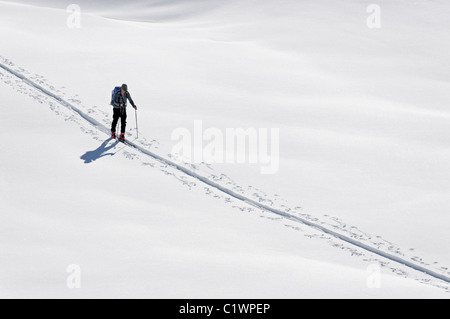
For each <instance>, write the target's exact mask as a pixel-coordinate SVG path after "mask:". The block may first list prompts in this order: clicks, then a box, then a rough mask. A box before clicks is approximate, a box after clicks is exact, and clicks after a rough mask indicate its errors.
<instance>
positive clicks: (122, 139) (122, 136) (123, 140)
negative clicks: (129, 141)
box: [119, 133, 125, 142]
mask: <svg viewBox="0 0 450 319" xmlns="http://www.w3.org/2000/svg"><path fill="white" fill-rule="evenodd" d="M119 141H120V142H125V134H124V133H120V137H119Z"/></svg>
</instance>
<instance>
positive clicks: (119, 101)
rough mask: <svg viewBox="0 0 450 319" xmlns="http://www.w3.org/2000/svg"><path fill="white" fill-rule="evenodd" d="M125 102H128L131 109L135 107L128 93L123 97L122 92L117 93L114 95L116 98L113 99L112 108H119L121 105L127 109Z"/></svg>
mask: <svg viewBox="0 0 450 319" xmlns="http://www.w3.org/2000/svg"><path fill="white" fill-rule="evenodd" d="M127 100H128V101H130V103H131V105H132V106H133V107H136V105H135V104H134V101H133V99H132V98H131V95H130V93H129V92H126V93H125V96H122V92H119V93H118V94H116V98H115V99H114V104H113V106H114V108H119V107H120V104H123V107H127Z"/></svg>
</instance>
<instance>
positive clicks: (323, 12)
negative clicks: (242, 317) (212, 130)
mask: <svg viewBox="0 0 450 319" xmlns="http://www.w3.org/2000/svg"><path fill="white" fill-rule="evenodd" d="M20 2H25V1H20ZM105 2H106V1H105ZM105 2H103V1H96V2H94V3H92V2H89V1H78V5H79V6H80V8H81V9H82V13H83V14H82V16H81V28H79V29H70V28H68V26H67V23H66V21H67V18H68V16H69V14H70V13H68V12H66V7H67V5H69V4H70V2H67V3H65V2H64V1H41V0H40V1H33V2H31V1H30V2H29V3H30V4H32V5H18V4H17V3H11V2H0V8H1V10H0V40H1V42H2V43H4V44H7V45H3V46H2V49H1V50H0V63H1V64H2V65H5V66H7V67H9V68H11V69H14V70H15V71H16V72H19V73H20V74H22V75H23V76H25V77H26V78H27V79H30V80H31V81H33V83H36V84H38V85H41V86H42V87H44V88H45V89H46V90H49V91H51V92H52V93H53V94H55V95H57V96H60V97H61V98H62V99H64V100H65V101H67V102H69V103H71V104H73V105H75V106H76V107H77V108H79V109H80V110H81V111H83V112H84V113H85V114H88V115H89V116H90V117H92V118H94V119H96V120H97V121H99V122H101V123H102V124H103V125H104V126H105V127H108V125H109V123H110V120H111V114H110V113H111V110H110V106H109V105H108V102H109V92H110V91H111V88H112V87H114V86H115V85H117V84H120V83H122V82H127V83H128V85H129V87H130V91H131V93H132V95H133V98H134V100H135V102H136V103H137V105H138V107H139V128H140V139H139V140H135V141H134V142H135V143H137V144H138V145H140V146H141V147H145V148H146V149H148V150H149V151H151V152H154V153H156V154H158V155H160V156H163V157H165V158H167V159H169V158H170V157H169V155H168V154H169V153H170V152H171V149H172V147H173V145H174V141H172V140H171V133H172V132H173V130H174V129H176V128H179V127H185V128H188V129H193V125H194V121H195V120H202V121H203V123H204V125H205V127H216V128H219V129H225V128H228V127H231V128H238V127H243V128H248V127H256V128H260V127H262V128H272V127H275V128H280V134H281V139H280V170H279V171H278V172H277V174H274V175H262V174H260V170H259V167H258V166H255V165H244V164H220V165H219V164H214V165H211V166H208V165H197V166H195V172H198V173H199V174H202V175H204V176H207V177H208V178H210V179H211V180H214V181H216V182H217V183H221V184H222V185H225V186H226V187H228V188H230V189H233V190H234V191H239V192H241V193H242V194H245V196H247V197H248V198H251V199H253V200H258V201H260V202H262V203H264V204H265V205H269V206H271V207H274V208H276V209H281V210H283V211H286V212H288V213H289V214H292V215H295V216H299V217H301V218H304V219H307V220H309V221H311V222H314V223H316V224H320V225H322V226H323V227H326V228H328V229H330V230H333V231H337V232H339V233H342V234H344V235H346V236H349V237H352V238H354V239H356V240H358V241H360V242H361V243H364V244H368V245H371V246H373V247H376V248H377V249H380V251H386V252H389V253H391V254H396V255H398V256H401V257H402V258H403V259H405V260H406V259H407V260H410V261H412V262H415V263H416V264H417V265H421V266H423V267H426V268H428V269H430V270H433V271H436V272H439V273H441V274H443V275H446V276H449V275H450V274H449V271H448V268H447V267H449V265H450V254H449V251H448V248H447V247H448V243H449V242H450V236H449V234H448V231H447V230H448V227H447V225H449V222H450V218H449V216H448V208H449V206H450V205H449V202H448V191H449V188H450V185H449V184H450V182H449V180H450V176H449V170H448V162H449V159H450V151H449V148H448V143H447V140H448V139H447V136H448V135H449V133H450V132H449V131H450V128H449V125H448V120H449V119H450V113H449V112H448V107H447V105H448V104H449V102H450V101H449V100H450V98H449V95H448V93H447V92H448V91H449V83H448V80H449V79H450V74H449V73H448V70H449V62H448V58H447V56H448V53H449V49H450V48H449V46H450V44H448V43H447V42H446V41H445V40H444V39H446V38H448V33H449V30H450V28H449V27H450V22H449V21H448V18H447V17H448V13H449V10H450V5H449V4H447V3H446V2H445V1H415V2H414V4H410V3H409V2H408V1H400V0H397V1H379V4H380V6H381V8H382V28H381V29H376V30H374V29H369V28H367V26H366V18H367V16H368V13H367V12H366V8H367V6H368V5H369V4H370V2H368V1H325V0H321V1H289V0H288V1H284V2H283V5H280V2H276V1H250V0H242V1H226V2H224V1H200V0H197V1H189V2H185V1H127V5H126V8H122V7H120V6H117V7H112V6H111V5H107V8H106V6H105ZM108 3H111V1H108ZM37 5H39V7H38V6H37ZM0 90H1V92H2V93H3V94H2V96H3V99H2V102H1V107H2V111H3V114H4V119H5V120H4V121H3V125H4V126H5V128H4V131H5V132H7V139H3V140H2V144H1V153H0V176H1V179H0V209H1V212H2V213H1V214H0V230H1V231H0V245H1V250H0V254H1V258H0V297H6V298H9V297H61V298H79V297H150V298H164V297H169V298H316V297H325V298H332V297H344V298H354V297H356V298H385V297H387V298H398V297H409V298H436V297H437V298H448V297H449V294H448V291H449V285H448V284H447V283H445V282H443V281H440V280H438V279H435V278H433V277H431V276H428V275H426V274H423V273H420V272H417V271H414V270H412V269H411V268H409V267H405V266H403V265H400V264H398V263H396V262H394V261H392V260H389V259H386V258H382V257H380V256H378V255H376V254H373V253H370V252H367V251H365V250H364V249H361V248H358V247H355V246H354V245H350V244H348V243H345V242H342V241H341V240H339V239H337V238H333V237H332V236H329V235H327V234H324V233H323V232H321V231H320V230H317V229H314V228H311V227H308V226H306V225H303V224H299V223H296V222H293V221H292V220H287V219H285V218H280V216H277V215H274V214H271V213H270V212H267V211H261V210H258V209H256V208H255V207H252V206H250V205H248V204H246V203H243V202H242V201H239V200H236V199H233V198H230V196H228V195H227V194H224V193H222V192H220V191H218V190H215V189H213V188H211V187H208V186H207V185H205V184H204V183H202V182H200V181H198V180H196V179H194V178H192V177H189V176H186V174H183V173H182V172H180V171H179V170H176V169H174V168H172V167H170V166H168V165H165V164H164V163H161V162H159V161H156V160H155V159H153V158H150V157H148V156H146V155H145V154H142V153H140V152H138V151H136V150H135V149H132V148H129V147H126V146H125V145H123V144H117V143H113V141H111V140H108V136H107V135H105V134H104V133H103V132H101V131H99V130H97V129H96V128H94V127H93V126H92V125H90V124H89V123H88V122H86V121H85V120H84V119H83V118H81V117H80V116H79V115H77V114H76V113H74V112H73V111H71V110H69V109H67V108H65V107H64V106H63V105H61V103H58V102H57V101H55V100H54V99H52V98H50V97H49V96H46V95H45V94H44V93H43V92H40V91H38V90H36V89H33V88H31V87H30V86H29V85H28V84H27V83H25V82H23V81H21V80H19V79H18V78H17V77H15V76H14V75H12V74H11V73H9V72H7V71H6V70H5V69H1V68H0ZM130 111H132V110H131V109H130ZM132 114H133V113H131V112H130V115H132ZM128 122H129V130H128V132H129V138H130V139H132V140H133V138H134V135H133V134H134V131H133V128H134V119H133V118H132V116H130V119H129V121H128ZM188 167H190V166H188ZM191 168H192V167H191ZM70 265H79V266H80V269H81V288H80V289H69V288H68V286H67V284H66V280H67V278H68V276H69V273H68V272H67V267H68V266H70ZM374 265H376V266H380V267H381V277H380V286H379V287H378V288H370V285H368V280H369V279H370V278H371V275H373V274H372V273H371V272H370V271H368V268H369V269H372V268H371V266H374Z"/></svg>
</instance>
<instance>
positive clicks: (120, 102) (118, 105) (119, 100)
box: [111, 84, 137, 142]
mask: <svg viewBox="0 0 450 319" xmlns="http://www.w3.org/2000/svg"><path fill="white" fill-rule="evenodd" d="M127 101H130V103H131V105H132V106H133V108H134V109H135V110H137V106H136V104H134V101H133V99H132V98H131V95H130V93H129V92H128V86H127V85H126V84H122V86H121V88H120V91H119V92H118V93H117V94H116V95H115V97H114V99H113V102H112V105H113V107H114V109H113V110H114V113H113V122H112V125H111V137H112V138H113V139H115V138H116V127H117V123H118V122H119V119H120V120H121V121H120V126H121V128H120V136H119V141H121V142H124V141H125V129H126V126H127Z"/></svg>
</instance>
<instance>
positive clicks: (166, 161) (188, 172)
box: [0, 63, 450, 283]
mask: <svg viewBox="0 0 450 319" xmlns="http://www.w3.org/2000/svg"><path fill="white" fill-rule="evenodd" d="M0 68H2V69H3V70H5V71H7V72H8V73H10V74H12V75H14V76H16V77H17V78H19V79H21V80H22V81H23V82H25V83H26V84H28V85H29V86H31V87H33V88H34V89H36V90H38V91H40V92H42V93H44V94H45V95H47V96H48V97H51V98H53V99H55V100H56V101H57V102H59V103H60V104H61V105H63V106H65V107H67V108H68V109H70V110H71V111H73V112H75V113H77V114H78V115H79V116H81V117H82V118H83V119H84V120H86V121H87V122H88V123H89V124H91V125H92V126H94V127H95V128H96V129H98V130H99V131H101V132H103V133H105V134H107V135H109V134H110V131H109V129H108V128H107V127H106V126H104V125H103V124H101V123H100V122H98V121H97V120H95V119H94V118H92V117H90V116H89V115H87V114H86V113H84V112H83V111H81V110H80V109H78V108H77V107H75V106H73V105H72V104H70V103H68V102H67V101H65V100H64V99H62V98H61V97H59V96H57V95H56V94H54V93H52V92H50V91H48V90H47V89H45V88H43V87H42V86H40V85H39V84H36V83H34V82H33V81H31V80H30V79H28V78H27V77H26V76H24V75H22V74H20V73H19V72H16V71H14V70H12V69H10V68H9V67H7V66H5V65H4V64H3V63H0ZM125 144H126V145H128V146H129V147H132V148H134V149H135V150H137V151H139V152H140V153H142V154H144V155H147V156H150V157H152V158H154V159H156V160H158V161H159V162H162V163H163V164H166V165H169V166H172V167H174V168H176V169H177V170H179V171H181V172H183V173H184V174H186V175H188V176H190V177H192V178H195V179H197V180H199V181H201V182H203V183H204V184H206V185H208V186H211V187H214V188H215V189H217V190H219V191H221V192H222V193H224V194H227V195H229V196H231V197H233V198H235V199H238V200H240V201H242V202H244V203H246V204H248V205H250V206H253V207H255V208H258V209H261V210H264V211H267V212H270V213H273V214H276V215H278V216H281V217H283V218H286V219H288V220H291V221H294V222H297V223H301V224H304V225H306V226H309V227H312V228H315V229H317V230H320V231H321V232H323V233H325V234H327V235H330V236H332V237H335V238H337V239H339V240H342V241H344V242H346V243H348V244H350V245H353V246H355V247H357V248H360V249H363V250H366V251H368V252H371V253H373V254H376V255H378V256H381V257H384V258H386V259H389V260H391V261H394V262H397V263H399V264H402V265H404V266H407V267H409V268H411V269H413V270H416V271H419V272H422V273H425V274H427V275H429V276H432V277H434V278H437V279H440V280H442V281H445V282H447V283H450V278H449V277H447V276H445V275H444V274H440V273H437V272H435V271H433V270H430V269H428V268H425V267H423V266H420V265H417V264H415V263H413V262H411V261H408V260H405V259H403V258H400V257H398V256H395V255H392V254H389V253H387V252H384V251H382V250H380V249H377V248H374V247H371V246H369V245H366V244H364V243H361V242H359V241H357V240H354V239H352V238H350V237H348V236H345V235H342V234H339V233H337V232H335V231H333V230H330V229H328V228H326V227H324V226H321V225H319V224H316V223H313V222H310V221H308V220H306V219H303V218H300V217H297V216H294V215H291V214H289V213H286V212H283V211H281V210H279V209H276V208H272V207H269V206H266V205H264V204H261V203H258V202H257V201H255V200H252V199H250V198H248V197H246V196H243V195H241V194H238V193H236V192H234V191H232V190H230V189H228V188H226V187H224V186H221V185H219V184H217V183H215V182H213V181H211V180H210V179H208V178H206V177H204V176H201V175H199V174H197V173H195V172H193V171H191V170H189V169H187V168H186V167H184V166H182V165H180V164H177V163H175V162H173V161H171V160H169V159H167V158H164V157H162V156H160V155H157V154H155V153H153V152H150V151H149V150H147V149H145V148H143V147H141V146H139V145H137V144H135V143H133V142H129V141H126V142H125Z"/></svg>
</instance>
